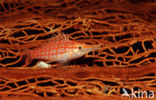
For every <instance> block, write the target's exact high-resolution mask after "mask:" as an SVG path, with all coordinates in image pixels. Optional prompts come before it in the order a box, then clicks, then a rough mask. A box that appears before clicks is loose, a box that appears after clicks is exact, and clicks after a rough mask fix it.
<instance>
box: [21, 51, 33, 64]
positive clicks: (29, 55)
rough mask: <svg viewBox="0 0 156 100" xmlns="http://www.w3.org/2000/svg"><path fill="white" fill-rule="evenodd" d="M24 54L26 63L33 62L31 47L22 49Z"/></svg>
mask: <svg viewBox="0 0 156 100" xmlns="http://www.w3.org/2000/svg"><path fill="white" fill-rule="evenodd" d="M22 56H23V58H24V60H25V61H26V63H30V62H31V54H30V50H29V49H26V50H24V51H22Z"/></svg>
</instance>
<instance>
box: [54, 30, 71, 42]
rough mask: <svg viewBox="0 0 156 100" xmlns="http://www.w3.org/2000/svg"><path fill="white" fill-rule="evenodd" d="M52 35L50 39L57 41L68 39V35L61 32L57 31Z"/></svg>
mask: <svg viewBox="0 0 156 100" xmlns="http://www.w3.org/2000/svg"><path fill="white" fill-rule="evenodd" d="M53 35H54V37H52V40H55V41H57V40H59V41H69V37H68V35H65V34H64V33H63V32H61V33H60V32H57V35H55V34H53Z"/></svg>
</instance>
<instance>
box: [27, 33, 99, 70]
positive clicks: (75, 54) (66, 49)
mask: <svg viewBox="0 0 156 100" xmlns="http://www.w3.org/2000/svg"><path fill="white" fill-rule="evenodd" d="M101 46H102V45H101V44H96V45H87V44H85V43H78V42H75V41H72V40H69V37H68V36H67V35H65V34H63V33H62V34H58V35H57V36H55V37H52V38H51V40H50V41H49V42H48V43H47V44H46V45H44V46H41V47H40V48H37V49H34V50H33V49H32V50H31V51H30V52H29V58H30V60H33V59H43V60H44V61H40V62H38V63H37V66H38V67H42V68H49V67H51V65H50V64H48V63H51V62H59V63H61V64H63V63H66V62H68V61H71V60H73V59H76V58H79V57H82V56H83V55H85V54H87V53H89V52H91V51H93V50H98V49H100V48H101ZM45 61H46V62H45Z"/></svg>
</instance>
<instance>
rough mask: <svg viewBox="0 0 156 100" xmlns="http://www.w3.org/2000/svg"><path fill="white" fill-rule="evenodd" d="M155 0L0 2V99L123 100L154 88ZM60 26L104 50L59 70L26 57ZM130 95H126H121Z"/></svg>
mask: <svg viewBox="0 0 156 100" xmlns="http://www.w3.org/2000/svg"><path fill="white" fill-rule="evenodd" d="M155 5H156V2H155V0H0V67H1V68H0V98H1V99H2V100H5V99H6V100H7V99H9V98H14V99H15V100H19V99H21V98H22V99H23V100H24V99H26V100H27V99H30V98H31V99H34V100H36V99H41V100H42V99H43V98H42V97H44V98H46V99H47V100H48V99H49V100H51V98H55V99H62V98H64V99H67V100H69V99H72V100H73V99H75V100H77V99H88V98H90V99H93V100H95V99H104V98H105V99H113V100H114V99H115V98H116V100H118V99H120V100H121V99H125V98H126V97H125V98H123V97H122V94H123V88H124V89H126V90H127V91H128V93H129V94H130V92H129V91H131V89H132V88H134V90H135V91H138V90H139V91H148V92H149V91H154V92H156V84H155V83H156V79H155V78H156V76H155V73H156V68H155V67H156V65H155V64H156V6H155ZM57 32H63V33H65V34H66V35H68V37H69V39H70V40H72V41H76V42H79V43H85V44H90V45H95V44H99V43H102V44H103V46H102V48H101V49H98V50H96V51H92V52H89V53H88V54H86V55H85V56H84V57H82V58H80V59H76V60H74V61H71V62H69V64H66V65H56V64H55V63H51V65H52V66H55V65H56V66H57V67H56V68H49V69H40V68H36V63H37V61H32V62H29V60H28V56H27V55H24V53H25V52H26V51H27V50H33V49H35V48H39V47H40V46H42V45H44V43H48V42H49V41H50V39H51V38H52V37H53V36H56V34H57ZM126 99H127V98H126Z"/></svg>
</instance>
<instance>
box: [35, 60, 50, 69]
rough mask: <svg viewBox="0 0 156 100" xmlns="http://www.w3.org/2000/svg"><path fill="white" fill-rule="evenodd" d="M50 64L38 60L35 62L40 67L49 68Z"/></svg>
mask: <svg viewBox="0 0 156 100" xmlns="http://www.w3.org/2000/svg"><path fill="white" fill-rule="evenodd" d="M50 66H51V65H50V64H48V63H46V62H44V61H40V62H38V63H37V67H40V68H50Z"/></svg>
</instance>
